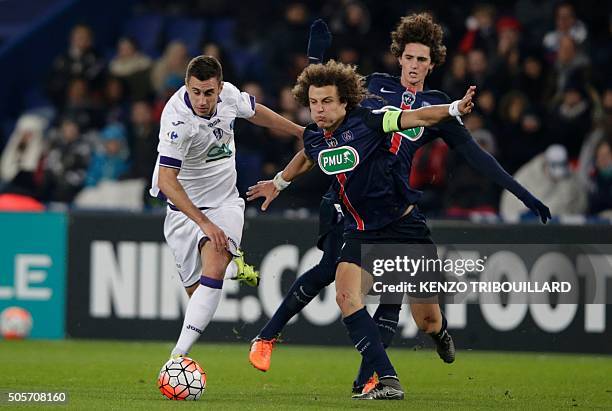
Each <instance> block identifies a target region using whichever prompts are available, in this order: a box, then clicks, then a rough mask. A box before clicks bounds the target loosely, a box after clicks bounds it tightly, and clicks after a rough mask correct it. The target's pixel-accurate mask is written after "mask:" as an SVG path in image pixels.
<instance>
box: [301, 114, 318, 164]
mask: <svg viewBox="0 0 612 411" xmlns="http://www.w3.org/2000/svg"><path fill="white" fill-rule="evenodd" d="M315 127H316V125H315V124H312V123H311V124H309V125H307V126H306V129H305V130H304V154H306V157H308V158H309V159H310V160H312V161H316V160H315V157H316V154H315V151H314V149H313V147H316V146H317V141H316V140H317V137H318V134H317V133H316V131H315Z"/></svg>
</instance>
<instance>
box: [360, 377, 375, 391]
mask: <svg viewBox="0 0 612 411" xmlns="http://www.w3.org/2000/svg"><path fill="white" fill-rule="evenodd" d="M376 384H378V376H377V375H376V374H374V375H372V376H371V377H370V379H369V380H368V382H366V383H365V385H364V386H363V390H361V393H362V394H367V393H369V392H370V391H372V390H373V389H374V388H375V387H376Z"/></svg>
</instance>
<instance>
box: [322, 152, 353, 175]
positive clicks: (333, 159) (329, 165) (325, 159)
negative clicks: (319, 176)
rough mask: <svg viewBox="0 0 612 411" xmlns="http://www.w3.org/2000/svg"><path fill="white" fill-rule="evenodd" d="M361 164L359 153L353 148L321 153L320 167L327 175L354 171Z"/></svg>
mask: <svg viewBox="0 0 612 411" xmlns="http://www.w3.org/2000/svg"><path fill="white" fill-rule="evenodd" d="M358 164H359V153H358V152H357V150H355V149H354V148H353V147H351V146H344V147H336V148H328V149H326V150H322V151H321V152H320V153H319V167H320V168H321V170H323V172H324V173H325V174H327V175H334V174H340V173H345V172H347V171H351V170H354V169H355V167H357V165H358Z"/></svg>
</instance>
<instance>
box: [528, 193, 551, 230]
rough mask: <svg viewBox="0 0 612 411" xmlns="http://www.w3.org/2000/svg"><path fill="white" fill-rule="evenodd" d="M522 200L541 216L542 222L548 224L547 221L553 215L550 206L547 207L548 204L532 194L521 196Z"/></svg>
mask: <svg viewBox="0 0 612 411" xmlns="http://www.w3.org/2000/svg"><path fill="white" fill-rule="evenodd" d="M521 201H522V202H523V204H525V205H526V206H527V208H528V209H530V210H531V211H532V212H533V213H534V214H535V215H537V216H539V217H540V220H542V223H544V224H546V222H547V221H548V220H550V219H551V218H552V217H551V215H550V210H549V209H548V207H546V205H545V204H544V203H542V202H541V201H540V200H538V199H537V198H535V197H534V196H532V195H531V194H529V195H528V196H527V197H526V198H524V199H523V198H521Z"/></svg>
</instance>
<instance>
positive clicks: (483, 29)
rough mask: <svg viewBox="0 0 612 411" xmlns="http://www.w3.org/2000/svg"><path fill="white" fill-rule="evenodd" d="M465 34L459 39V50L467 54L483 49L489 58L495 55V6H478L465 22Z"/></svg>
mask: <svg viewBox="0 0 612 411" xmlns="http://www.w3.org/2000/svg"><path fill="white" fill-rule="evenodd" d="M465 26H466V28H467V32H466V33H465V35H464V36H463V39H461V42H460V44H459V50H461V52H462V53H468V52H470V51H471V50H474V49H483V50H484V51H485V53H486V54H487V55H489V56H491V55H493V54H495V50H496V48H497V40H496V38H495V6H493V5H492V4H479V5H477V6H476V7H475V8H474V11H473V12H472V14H471V15H470V16H468V18H467V19H466V21H465Z"/></svg>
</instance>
